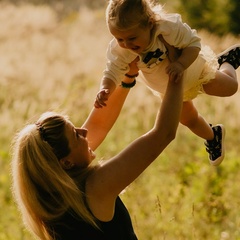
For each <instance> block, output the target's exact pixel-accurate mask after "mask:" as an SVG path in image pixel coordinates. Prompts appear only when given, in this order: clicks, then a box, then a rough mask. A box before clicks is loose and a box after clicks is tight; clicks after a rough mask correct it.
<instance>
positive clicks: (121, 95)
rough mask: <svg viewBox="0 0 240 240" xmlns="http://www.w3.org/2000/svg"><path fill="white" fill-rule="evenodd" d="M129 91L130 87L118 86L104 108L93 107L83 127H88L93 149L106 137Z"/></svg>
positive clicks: (89, 139) (90, 143) (90, 144)
mask: <svg viewBox="0 0 240 240" xmlns="http://www.w3.org/2000/svg"><path fill="white" fill-rule="evenodd" d="M128 93H129V88H122V87H120V86H118V87H117V88H116V90H115V91H114V92H113V93H112V95H111V97H110V98H109V100H108V102H107V106H106V107H104V108H95V107H94V108H93V109H92V111H91V112H90V114H89V116H88V118H87V120H86V121H85V123H84V124H83V126H82V127H83V128H86V129H88V141H89V146H90V148H91V149H92V150H95V149H96V148H97V147H98V146H99V145H100V144H101V143H102V141H103V140H104V139H105V137H106V135H107V134H108V132H109V131H110V130H111V128H112V126H113V125H114V123H115V122H116V120H117V118H118V116H119V114H120V112H121V109H122V106H123V104H124V102H125V100H126V97H127V95H128Z"/></svg>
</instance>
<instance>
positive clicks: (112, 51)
mask: <svg viewBox="0 0 240 240" xmlns="http://www.w3.org/2000/svg"><path fill="white" fill-rule="evenodd" d="M106 20H107V24H108V28H109V30H110V32H111V34H112V35H113V36H114V39H113V40H112V41H111V42H110V44H109V47H108V51H107V58H108V61H107V66H106V69H105V71H104V76H103V78H102V82H101V87H100V91H99V93H98V94H97V98H96V101H95V104H94V106H95V107H96V108H101V107H103V106H106V103H105V102H106V101H107V99H108V98H109V97H110V95H111V94H112V92H113V91H114V90H115V88H116V85H122V87H125V88H131V87H133V86H134V85H135V83H136V80H135V78H136V77H137V75H129V74H126V73H127V72H128V70H129V67H128V64H129V63H130V62H131V61H133V59H135V58H136V57H139V62H138V68H139V70H140V76H139V78H138V80H140V81H142V82H143V83H145V84H146V85H147V87H149V88H150V89H151V90H152V91H153V92H154V93H157V94H160V95H161V97H162V96H163V95H164V94H165V90H166V86H167V82H168V80H169V81H178V80H179V79H180V78H183V80H184V99H183V101H184V102H183V109H182V114H181V118H180V122H181V123H182V124H183V125H185V126H187V127H188V128H189V129H190V130H191V131H192V132H193V133H195V134H196V135H198V136H199V137H201V138H203V139H205V140H206V141H205V145H206V150H207V152H208V153H209V161H210V163H211V164H212V165H214V166H218V165H219V164H220V163H221V162H222V160H223V158H224V135H225V130H224V127H223V125H220V124H218V125H216V126H212V125H209V124H208V123H207V122H206V121H205V120H204V118H203V117H202V116H201V115H199V114H198V112H197V109H196V108H195V106H194V105H193V102H192V100H193V99H194V98H195V97H196V96H197V95H198V94H199V93H206V94H209V95H214V96H221V97H225V96H231V95H233V94H234V93H235V92H236V91H237V89H238V82H237V76H236V72H235V69H237V68H238V67H239V65H240V45H235V46H233V47H231V48H229V49H228V50H226V51H225V52H223V53H222V54H220V55H219V56H218V57H217V56H216V55H215V54H214V53H213V52H212V50H211V49H210V48H209V47H203V48H202V47H201V39H200V37H199V36H198V35H197V32H196V30H193V29H191V28H190V27H189V26H188V25H187V24H186V23H183V22H182V20H181V17H180V15H178V14H166V13H164V12H163V10H162V8H161V6H160V5H155V6H152V5H151V4H150V2H149V1H148V0H121V1H119V0H111V1H110V2H109V4H108V7H107V11H106ZM169 46H174V47H175V48H176V49H178V50H179V51H180V53H179V57H178V58H177V60H173V61H172V58H171V56H170V51H169V54H168V49H169ZM124 75H125V76H127V77H128V78H131V79H132V83H130V84H125V83H122V84H121V81H122V79H123V77H124ZM169 107H170V106H169Z"/></svg>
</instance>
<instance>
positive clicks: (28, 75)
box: [0, 0, 240, 240]
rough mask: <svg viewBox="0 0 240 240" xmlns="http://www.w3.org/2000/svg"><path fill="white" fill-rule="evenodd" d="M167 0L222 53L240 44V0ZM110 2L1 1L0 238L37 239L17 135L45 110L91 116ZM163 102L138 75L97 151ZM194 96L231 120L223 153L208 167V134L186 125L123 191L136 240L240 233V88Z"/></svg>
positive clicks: (132, 133)
mask: <svg viewBox="0 0 240 240" xmlns="http://www.w3.org/2000/svg"><path fill="white" fill-rule="evenodd" d="M161 3H163V4H165V9H166V10H167V11H169V12H178V13H181V15H182V18H183V21H186V22H187V23H188V24H189V25H190V26H191V27H192V28H196V29H197V30H198V32H199V35H200V36H201V37H202V43H203V44H207V45H209V46H211V47H212V49H213V50H214V51H215V52H216V53H220V52H221V51H223V50H225V49H226V48H227V47H229V46H231V45H233V44H236V43H240V36H239V34H240V24H239V23H240V14H239V12H240V1H239V0H203V1H200V0H191V1H186V0H185V1H184V0H172V1H161ZM105 7H106V1H103V0H93V1H90V0H82V1H81V0H79V1H77V0H73V1H67V0H65V1H57V0H55V1H47V0H46V1H38V0H35V1H31V0H29V1H27V0H26V1H20V0H19V1H18V0H12V1H0V114H1V115H0V240H30V239H33V237H32V236H31V235H30V234H29V233H28V232H27V230H25V228H24V226H23V224H22V221H21V216H20V214H19V212H18V211H17V208H16V206H15V203H14V202H13V200H12V195H11V178H10V174H9V163H10V161H11V154H10V149H11V141H12V138H13V136H14V134H15V132H16V131H17V130H19V129H20V128H22V127H23V126H24V124H25V123H26V122H27V121H34V120H35V119H36V118H38V116H39V115H40V114H41V113H42V112H44V111H47V110H55V111H58V110H59V111H65V112H66V113H67V114H69V116H70V118H71V120H72V121H73V122H74V123H75V124H77V125H79V126H81V124H82V123H83V121H84V120H85V119H86V117H87V115H88V113H89V112H90V110H91V108H92V106H93V101H94V96H95V94H96V92H97V90H98V88H99V84H100V79H101V77H102V71H103V69H104V67H105V52H106V48H107V45H108V42H109V40H110V39H111V36H110V34H109V32H108V30H107V27H106V25H105V19H104V14H105ZM239 73H240V72H239V70H238V72H237V74H238V76H240V75H239ZM158 103H159V99H158V98H157V97H155V96H153V95H152V94H151V92H150V91H149V90H147V89H146V87H144V86H142V85H141V84H139V83H138V84H137V85H136V87H134V88H133V89H132V90H131V93H130V95H129V97H128V99H127V101H126V103H125V106H124V109H123V111H122V113H121V115H120V117H119V119H118V121H117V123H116V124H115V126H114V127H113V129H112V131H111V132H110V133H109V135H108V137H107V138H106V140H105V142H104V143H103V144H102V145H101V147H99V149H98V150H97V151H96V153H97V156H98V159H107V158H108V157H110V156H112V155H114V154H116V153H117V152H119V151H120V150H121V149H122V148H124V147H125V146H126V145H127V144H128V143H129V142H130V141H131V140H133V139H134V138H136V137H138V136H139V135H140V134H142V133H144V132H146V131H147V130H148V129H150V128H151V126H152V125H153V122H154V118H155V114H156V108H157V105H158ZM195 103H196V105H197V106H198V109H199V112H200V113H201V114H202V115H203V116H204V117H205V118H206V119H207V121H209V122H211V123H213V124H216V123H223V124H224V125H225V127H226V130H227V133H226V158H225V161H224V162H223V163H222V165H221V166H220V167H219V168H213V167H211V166H210V165H209V163H208V156H207V153H206V152H205V148H204V144H203V140H202V139H199V138H197V137H196V136H195V135H193V134H192V133H191V132H190V131H189V130H188V129H186V128H184V127H183V126H181V125H180V127H179V130H178V134H177V138H176V140H175V141H174V142H173V143H172V144H171V145H170V146H169V147H168V148H167V149H166V151H164V153H163V154H162V156H161V157H159V158H158V160H157V161H156V162H155V163H154V164H153V165H152V166H151V167H150V168H149V169H148V170H146V171H145V172H144V173H143V174H142V176H140V177H139V178H138V179H137V180H136V181H135V182H134V183H133V184H132V185H131V186H130V187H129V188H127V190H126V191H125V192H124V193H123V194H122V196H121V197H122V199H123V200H124V202H125V203H126V206H127V207H128V209H129V211H130V214H131V216H132V220H133V224H134V228H135V229H136V233H137V235H138V238H139V240H210V239H211V240H240V214H239V213H240V191H239V190H240V189H239V182H240V170H239V166H240V154H239V153H240V130H239V125H240V111H239V110H240V91H238V92H237V93H236V94H235V95H234V96H232V97H229V98H218V97H209V96H206V95H201V96H200V97H199V98H198V99H196V100H195ZM69 240H70V239H69Z"/></svg>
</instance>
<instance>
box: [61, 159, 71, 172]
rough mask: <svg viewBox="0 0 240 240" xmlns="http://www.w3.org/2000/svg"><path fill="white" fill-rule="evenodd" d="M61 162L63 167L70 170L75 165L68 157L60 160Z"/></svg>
mask: <svg viewBox="0 0 240 240" xmlns="http://www.w3.org/2000/svg"><path fill="white" fill-rule="evenodd" d="M59 162H60V164H61V166H62V168H63V169H65V170H69V169H71V168H72V167H73V166H74V163H72V162H71V161H69V160H68V159H67V158H62V159H60V160H59Z"/></svg>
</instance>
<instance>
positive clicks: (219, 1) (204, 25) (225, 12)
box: [178, 0, 239, 35]
mask: <svg viewBox="0 0 240 240" xmlns="http://www.w3.org/2000/svg"><path fill="white" fill-rule="evenodd" d="M232 1H234V0H232ZM235 1H236V4H239V2H238V1H239V0H235ZM178 9H179V12H180V13H181V14H182V16H183V18H184V20H186V21H187V22H188V23H189V25H191V27H193V28H196V29H206V30H208V31H210V32H213V33H216V34H218V35H223V34H225V33H228V32H231V30H230V24H229V21H230V20H229V15H230V10H233V9H232V6H231V5H230V4H229V0H227V1H226V0H192V1H186V0H180V5H179V7H178ZM237 14H238V13H237V12H236V15H237ZM238 17H239V16H238Z"/></svg>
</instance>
